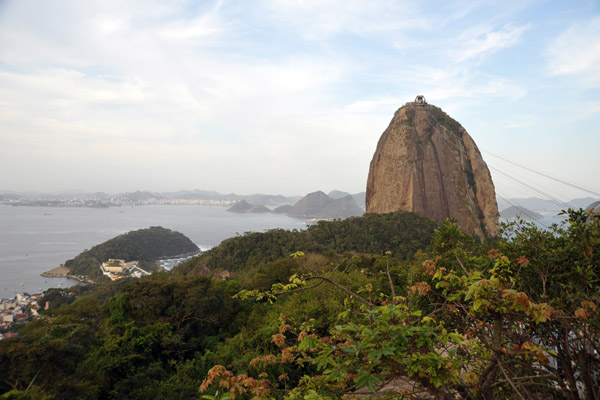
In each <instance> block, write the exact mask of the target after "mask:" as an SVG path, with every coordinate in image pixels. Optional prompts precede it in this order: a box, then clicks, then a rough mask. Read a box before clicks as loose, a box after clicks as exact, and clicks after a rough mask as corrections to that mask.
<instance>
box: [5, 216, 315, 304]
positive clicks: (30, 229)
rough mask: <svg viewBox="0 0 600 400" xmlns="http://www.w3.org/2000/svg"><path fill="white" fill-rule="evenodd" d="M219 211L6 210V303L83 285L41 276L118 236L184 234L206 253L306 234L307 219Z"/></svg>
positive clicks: (69, 280) (64, 279) (70, 280)
mask: <svg viewBox="0 0 600 400" xmlns="http://www.w3.org/2000/svg"><path fill="white" fill-rule="evenodd" d="M225 210H226V208H225V207H218V206H214V207H212V206H185V205H182V206H175V205H173V206H163V205H148V206H136V207H111V208H76V207H64V208H60V207H15V206H3V205H0V298H2V297H13V296H14V295H15V294H16V293H39V292H41V291H42V290H46V289H48V288H50V287H68V286H72V285H74V284H76V283H77V281H74V280H72V279H67V278H45V277H42V276H40V274H41V273H43V272H45V271H48V270H50V269H52V268H54V267H57V266H59V265H60V264H62V263H64V262H65V261H66V260H68V259H70V258H73V257H75V256H76V255H78V254H79V253H81V252H82V251H84V250H86V249H89V248H91V247H92V246H95V245H97V244H100V243H102V242H105V241H106V240H108V239H111V238H113V237H115V236H117V235H120V234H123V233H126V232H129V231H132V230H136V229H142V228H148V227H150V226H162V227H164V228H169V229H172V230H175V231H178V232H181V233H183V234H184V235H186V236H187V237H189V238H190V239H191V240H192V241H193V242H194V243H195V244H196V245H197V246H198V247H200V248H201V249H202V250H207V249H209V248H211V247H214V246H216V245H218V244H219V243H220V242H221V241H223V240H224V239H227V238H229V237H232V236H236V235H242V234H244V233H245V232H263V231H265V230H268V229H273V228H283V229H299V230H300V229H304V228H305V227H306V224H305V223H304V221H303V220H301V219H296V218H291V217H288V216H285V215H277V214H268V213H267V214H235V213H228V212H226V211H225Z"/></svg>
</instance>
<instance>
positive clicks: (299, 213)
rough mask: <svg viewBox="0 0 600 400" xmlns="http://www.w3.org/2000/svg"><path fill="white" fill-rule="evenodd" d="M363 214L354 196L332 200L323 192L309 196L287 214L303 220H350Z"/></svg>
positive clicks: (299, 201)
mask: <svg viewBox="0 0 600 400" xmlns="http://www.w3.org/2000/svg"><path fill="white" fill-rule="evenodd" d="M362 214H363V210H362V209H361V208H360V206H359V205H358V204H356V201H355V200H354V199H353V198H352V196H350V195H349V196H346V197H342V198H340V199H332V198H331V197H329V196H327V195H326V194H325V193H323V192H321V191H318V192H314V193H309V194H307V195H306V196H304V197H303V198H301V199H300V200H298V202H297V203H296V204H295V205H294V206H293V207H292V208H291V209H290V210H289V211H288V212H287V215H289V216H291V217H303V218H349V217H355V216H359V215H362Z"/></svg>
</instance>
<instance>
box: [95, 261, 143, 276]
mask: <svg viewBox="0 0 600 400" xmlns="http://www.w3.org/2000/svg"><path fill="white" fill-rule="evenodd" d="M100 269H101V270H102V274H103V275H106V276H108V277H109V278H110V279H111V280H113V281H116V280H117V279H121V278H126V277H133V278H140V277H142V276H144V275H150V272H148V271H145V270H143V269H142V268H140V267H139V265H138V262H137V261H130V262H125V260H120V259H116V258H109V259H108V261H106V262H104V263H102V265H100Z"/></svg>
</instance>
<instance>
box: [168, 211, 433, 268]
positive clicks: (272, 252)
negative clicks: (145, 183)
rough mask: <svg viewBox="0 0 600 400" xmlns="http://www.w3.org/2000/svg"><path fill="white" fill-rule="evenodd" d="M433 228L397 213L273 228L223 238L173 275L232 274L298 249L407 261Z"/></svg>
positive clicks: (414, 216)
mask: <svg viewBox="0 0 600 400" xmlns="http://www.w3.org/2000/svg"><path fill="white" fill-rule="evenodd" d="M436 226H437V224H436V223H435V222H433V221H432V220H431V219H429V218H427V217H423V216H420V215H417V214H414V213H410V212H405V211H398V212H394V213H388V214H365V215H363V216H362V217H353V218H347V219H343V220H335V221H320V222H319V223H318V224H316V225H312V226H310V227H309V228H308V229H306V230H305V231H296V230H294V231H287V230H283V229H274V230H270V231H267V232H263V233H247V234H244V235H243V236H237V237H233V238H230V239H227V240H225V241H223V242H222V243H221V244H220V245H219V246H217V247H215V248H214V249H211V250H209V251H207V252H205V253H203V254H202V255H201V256H199V257H195V258H193V259H191V260H189V261H188V262H186V263H184V264H181V265H180V266H178V267H177V268H176V272H177V273H180V274H193V273H196V272H198V271H199V270H201V269H203V268H209V269H214V268H223V269H227V270H229V271H235V270H238V269H240V268H249V267H252V266H256V265H259V264H261V263H266V262H270V261H275V260H277V259H279V258H282V257H287V256H289V255H290V254H292V253H295V252H297V251H302V252H306V253H308V252H317V253H329V254H334V253H344V252H347V251H351V252H357V253H373V254H383V253H385V252H387V251H390V252H391V253H392V256H393V257H395V258H399V259H405V258H407V257H410V256H411V255H412V254H413V253H414V252H415V251H417V250H419V249H423V248H425V247H426V246H427V245H428V244H429V242H430V241H431V236H432V235H433V230H434V229H435V228H436Z"/></svg>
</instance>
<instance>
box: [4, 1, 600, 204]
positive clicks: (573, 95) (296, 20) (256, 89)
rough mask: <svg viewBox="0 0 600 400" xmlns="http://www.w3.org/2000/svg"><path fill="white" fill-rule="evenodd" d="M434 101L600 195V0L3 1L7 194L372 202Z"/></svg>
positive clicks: (482, 144) (561, 191) (559, 190)
mask: <svg viewBox="0 0 600 400" xmlns="http://www.w3.org/2000/svg"><path fill="white" fill-rule="evenodd" d="M418 94H422V95H424V96H425V97H426V98H427V100H428V102H429V103H430V104H434V105H436V106H438V107H441V108H442V109H443V110H444V111H445V112H447V113H448V114H449V115H450V116H452V117H453V118H454V119H456V120H457V121H459V122H460V123H461V124H462V125H463V126H464V127H465V128H466V130H467V131H468V132H469V134H470V135H471V136H472V137H473V139H474V140H475V142H476V143H477V145H478V147H479V149H480V150H481V152H482V155H483V157H484V159H485V160H486V162H487V163H488V166H490V170H491V173H492V177H493V179H494V183H495V185H496V189H497V193H498V194H499V195H501V196H503V197H531V196H536V197H540V196H537V195H536V194H535V193H532V192H531V191H530V190H529V189H527V188H526V186H523V185H519V184H517V183H516V181H514V180H513V179H512V178H514V177H518V179H519V180H521V181H523V182H528V183H529V185H530V186H535V185H539V186H536V187H538V188H540V190H542V191H544V192H545V193H546V192H547V193H548V194H551V195H554V196H556V197H558V198H561V199H565V200H566V199H570V198H575V197H586V196H588V195H589V193H588V192H582V191H580V190H578V189H575V188H573V187H571V186H566V185H562V184H558V183H557V182H556V181H554V180H549V179H546V178H543V177H542V176H540V175H534V174H531V173H528V172H526V170H524V169H522V168H518V167H516V166H515V165H514V164H510V163H508V162H506V161H504V160H503V159H508V160H510V161H513V162H516V163H519V164H521V165H524V166H527V167H529V168H533V169H535V170H538V171H542V172H544V173H545V174H547V175H550V176H553V177H559V178H561V179H563V180H565V181H568V182H571V183H575V184H576V185H579V186H583V187H585V188H588V189H593V190H594V191H596V192H600V178H599V177H600V160H599V157H598V153H599V151H600V128H599V127H600V2H598V0H593V1H592V0H590V1H586V0H574V1H560V0H555V1H543V0H519V1H515V0H507V1H472V0H450V1H405V0H397V1H392V0H379V1H377V0H373V1H363V0H247V1H246V0H245V1H227V0H222V1H184V0H179V1H155V0H143V1H142V0H128V1H123V0H118V1H115V0H102V1H100V0H89V1H81V0H56V1H47V0H0V170H1V171H2V173H1V174H0V192H2V191H54V192H56V191H61V190H74V189H78V190H83V191H88V192H95V191H104V192H108V193H118V192H125V191H134V190H149V191H159V192H160V191H163V192H164V191H177V190H183V189H185V190H192V189H203V190H216V191H219V192H222V193H231V192H235V193H239V194H251V193H269V194H284V195H303V194H306V193H308V192H313V191H316V190H323V191H325V192H328V191H330V190H333V189H337V190H343V191H347V192H351V193H357V192H361V191H364V190H365V187H366V181H367V175H368V171H369V163H370V161H371V157H372V156H373V153H374V151H375V147H376V145H377V141H378V139H379V137H380V135H381V134H382V132H383V131H384V130H385V128H386V127H387V125H388V124H389V122H390V120H391V118H392V117H393V114H394V112H395V111H396V110H397V109H398V108H399V107H401V106H402V105H404V104H405V103H406V102H408V101H413V100H414V98H415V96H416V95H418ZM497 156H500V157H502V158H499V157H497ZM509 177H510V178H509Z"/></svg>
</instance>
